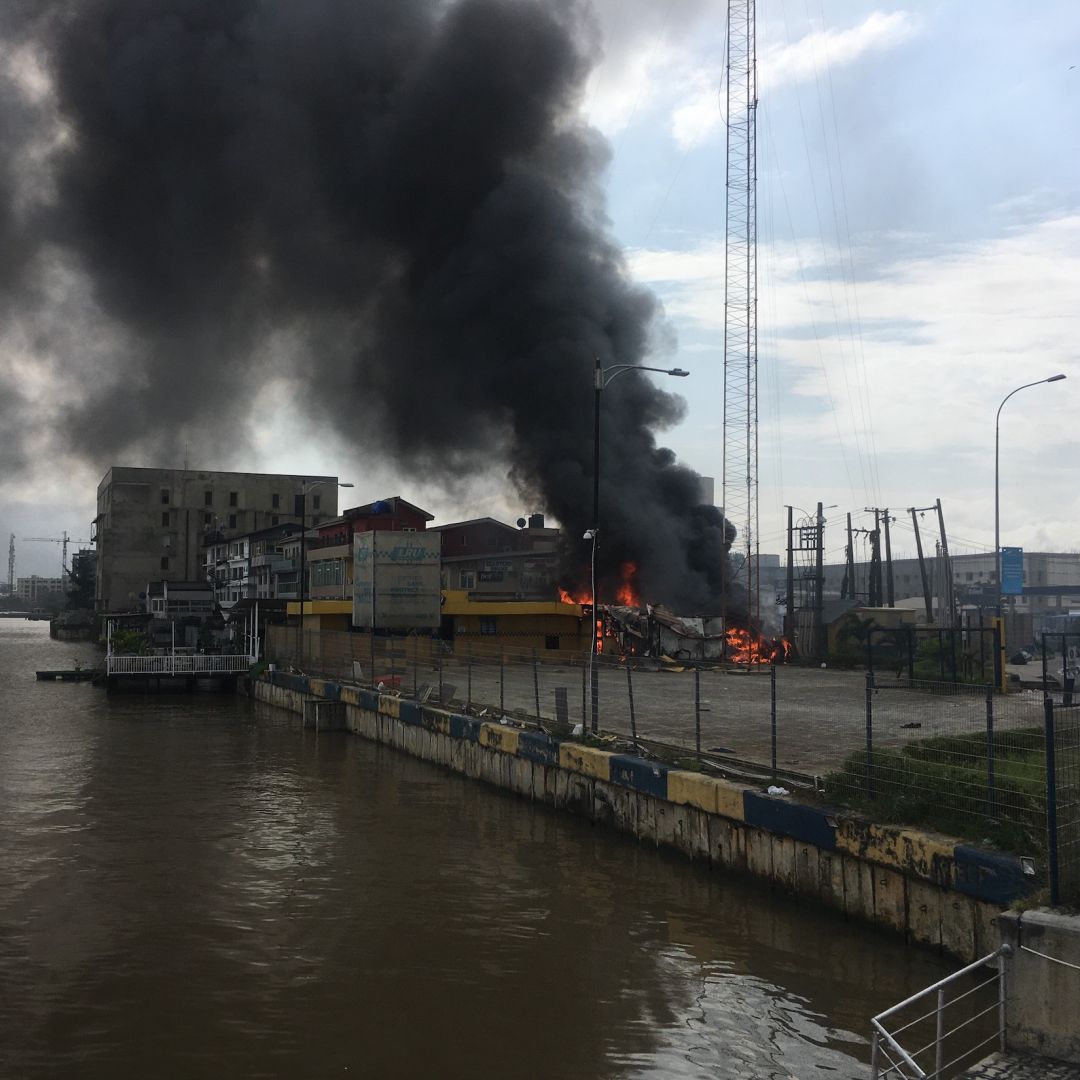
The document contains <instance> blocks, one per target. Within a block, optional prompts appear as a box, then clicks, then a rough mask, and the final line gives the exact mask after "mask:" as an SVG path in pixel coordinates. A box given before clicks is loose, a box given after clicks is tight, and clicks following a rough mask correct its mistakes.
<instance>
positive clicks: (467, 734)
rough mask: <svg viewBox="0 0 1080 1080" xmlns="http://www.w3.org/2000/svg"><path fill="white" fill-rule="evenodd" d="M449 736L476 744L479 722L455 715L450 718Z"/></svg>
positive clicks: (471, 718)
mask: <svg viewBox="0 0 1080 1080" xmlns="http://www.w3.org/2000/svg"><path fill="white" fill-rule="evenodd" d="M450 734H451V736H452V737H453V738H455V739H464V740H465V741H466V742H477V741H478V740H479V738H480V721H479V720H477V719H476V718H475V717H472V716H459V715H457V714H456V713H455V714H454V715H453V716H451V717H450Z"/></svg>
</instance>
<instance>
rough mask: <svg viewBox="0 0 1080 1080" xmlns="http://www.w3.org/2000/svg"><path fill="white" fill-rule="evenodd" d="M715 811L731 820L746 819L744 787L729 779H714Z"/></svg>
mask: <svg viewBox="0 0 1080 1080" xmlns="http://www.w3.org/2000/svg"><path fill="white" fill-rule="evenodd" d="M714 783H715V784H716V810H717V813H719V814H722V815H723V816H724V817H726V818H729V819H730V820H731V821H745V820H746V806H745V795H746V790H747V789H746V788H745V787H743V786H741V785H739V784H733V783H732V782H731V781H730V780H715V781H714Z"/></svg>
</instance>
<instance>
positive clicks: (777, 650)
mask: <svg viewBox="0 0 1080 1080" xmlns="http://www.w3.org/2000/svg"><path fill="white" fill-rule="evenodd" d="M725 636H726V638H727V658H728V660H729V661H730V662H731V663H733V664H782V663H784V661H785V660H786V659H787V656H788V651H789V649H790V648H791V646H790V644H789V643H788V641H787V640H786V639H785V638H774V639H773V640H771V641H770V640H769V639H768V638H765V637H762V636H761V634H758V633H755V632H754V631H752V630H745V629H743V628H742V627H739V626H733V627H732V628H731V629H730V630H728V631H727V633H726V635H725Z"/></svg>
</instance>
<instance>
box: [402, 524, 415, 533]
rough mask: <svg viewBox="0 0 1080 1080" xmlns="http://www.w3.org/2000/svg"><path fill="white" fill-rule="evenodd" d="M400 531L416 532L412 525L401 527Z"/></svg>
mask: <svg viewBox="0 0 1080 1080" xmlns="http://www.w3.org/2000/svg"><path fill="white" fill-rule="evenodd" d="M401 531H402V532H416V529H415V528H413V526H412V525H402V526H401Z"/></svg>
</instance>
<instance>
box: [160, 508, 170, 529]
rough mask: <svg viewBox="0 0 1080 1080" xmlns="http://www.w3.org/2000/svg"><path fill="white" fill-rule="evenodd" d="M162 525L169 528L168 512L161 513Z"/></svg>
mask: <svg viewBox="0 0 1080 1080" xmlns="http://www.w3.org/2000/svg"><path fill="white" fill-rule="evenodd" d="M161 524H162V525H165V526H168V524H169V511H168V510H162V511H161Z"/></svg>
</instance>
